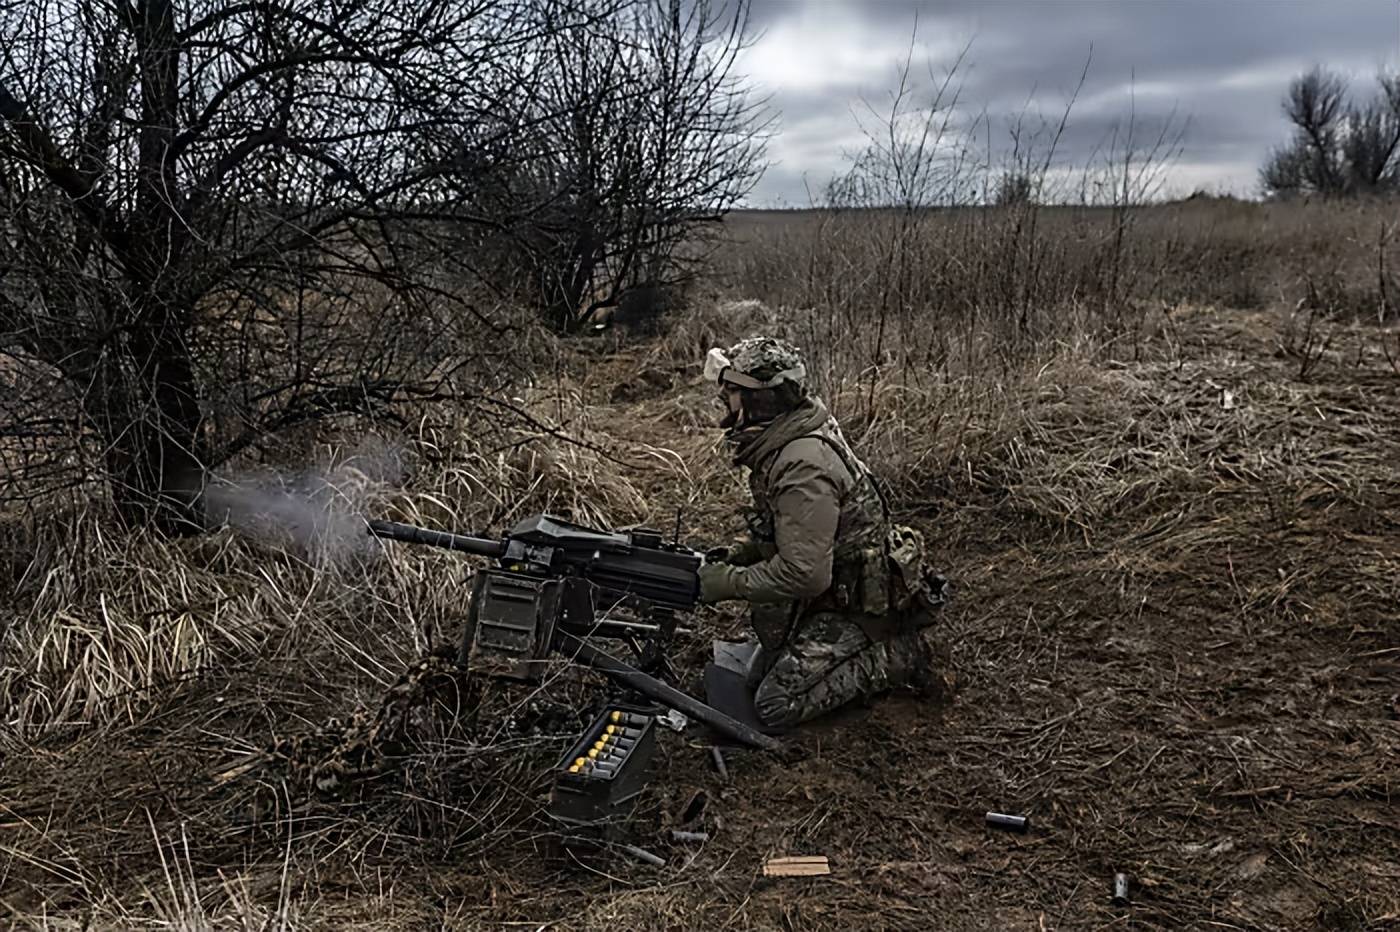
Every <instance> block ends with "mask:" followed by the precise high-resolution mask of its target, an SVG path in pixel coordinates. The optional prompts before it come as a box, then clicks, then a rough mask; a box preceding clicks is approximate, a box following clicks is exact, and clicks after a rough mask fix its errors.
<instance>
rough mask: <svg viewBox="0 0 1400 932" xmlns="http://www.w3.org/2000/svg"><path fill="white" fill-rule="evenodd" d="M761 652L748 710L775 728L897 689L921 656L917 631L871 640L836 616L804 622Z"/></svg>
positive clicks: (905, 680) (913, 669)
mask: <svg viewBox="0 0 1400 932" xmlns="http://www.w3.org/2000/svg"><path fill="white" fill-rule="evenodd" d="M762 654H763V655H764V656H763V657H762V659H761V660H760V665H759V666H758V667H757V668H756V669H755V671H754V672H755V673H760V672H761V676H762V678H761V679H760V680H759V682H758V688H757V690H756V692H755V693H754V708H755V711H757V712H758V717H759V720H760V721H762V722H763V723H764V724H766V725H769V726H772V727H776V728H788V727H791V726H794V725H798V724H800V723H802V722H805V721H807V720H809V719H813V718H816V717H817V716H819V715H822V714H824V713H826V712H830V711H832V710H833V709H837V708H840V707H841V706H843V705H845V704H846V703H848V702H851V701H853V700H856V699H860V698H863V697H866V696H873V695H875V694H877V693H881V692H884V691H885V690H888V689H892V688H894V687H896V686H902V685H904V684H905V683H907V682H909V680H910V678H911V677H912V675H913V673H914V671H915V669H916V667H917V666H918V664H919V663H920V658H921V657H924V656H925V653H924V649H923V647H922V643H921V642H920V640H919V633H918V632H917V631H911V632H909V633H907V634H899V635H895V636H893V637H890V638H888V639H886V640H882V641H872V640H871V639H870V638H869V637H868V636H867V635H866V633H865V632H864V631H863V630H862V629H861V627H860V626H859V625H857V624H856V623H855V622H854V621H851V620H849V619H847V618H844V617H842V616H841V615H836V614H819V615H813V616H811V617H810V618H807V619H804V620H803V623H802V626H801V628H800V629H799V630H798V631H797V632H796V633H795V634H794V635H793V638H792V640H791V641H790V642H788V643H787V644H785V645H783V646H782V647H780V648H778V649H776V650H774V651H772V652H770V651H768V650H767V649H765V650H763V652H762Z"/></svg>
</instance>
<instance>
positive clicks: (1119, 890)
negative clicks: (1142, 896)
mask: <svg viewBox="0 0 1400 932" xmlns="http://www.w3.org/2000/svg"><path fill="white" fill-rule="evenodd" d="M1128 902H1129V900H1128V875H1127V874H1122V873H1119V874H1114V875H1113V905H1114V906H1127V905H1128Z"/></svg>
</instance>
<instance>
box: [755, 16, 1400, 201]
mask: <svg viewBox="0 0 1400 932" xmlns="http://www.w3.org/2000/svg"><path fill="white" fill-rule="evenodd" d="M916 14H917V17H918V31H917V38H916V40H915V45H914V68H913V70H914V71H915V73H917V74H918V75H920V76H921V77H922V79H923V81H924V83H925V84H926V85H927V83H928V74H929V69H930V66H932V68H933V70H934V72H935V73H939V72H941V71H942V70H944V69H946V68H947V67H948V66H950V65H951V64H952V63H953V62H954V61H955V60H956V58H957V56H958V53H959V52H961V51H962V50H963V49H964V47H968V44H969V43H970V47H968V51H967V56H966V58H965V59H964V63H963V66H962V68H961V69H960V71H959V79H958V80H957V81H956V82H955V83H960V85H961V88H962V89H961V101H962V105H963V106H964V107H965V108H966V109H967V110H968V112H969V113H973V112H981V111H983V110H985V112H986V113H988V114H989V115H990V125H991V128H992V131H993V143H994V145H996V144H997V140H998V139H1001V140H1003V141H1004V140H1005V138H1006V133H1005V130H1004V127H1005V126H1006V124H1007V121H1008V119H1009V118H1010V117H1012V116H1014V115H1015V114H1017V113H1018V112H1022V111H1023V110H1025V109H1026V107H1027V102H1028V100H1030V101H1031V102H1030V106H1029V112H1030V114H1032V115H1033V114H1036V113H1039V112H1043V113H1044V114H1045V116H1046V117H1047V118H1051V117H1053V118H1055V119H1058V116H1059V113H1060V111H1061V110H1062V109H1063V107H1064V104H1065V102H1066V101H1067V100H1068V99H1069V96H1070V94H1071V93H1072V92H1073V91H1074V88H1075V85H1076V84H1077V83H1078V81H1079V76H1080V73H1081V72H1082V71H1083V69H1084V64H1085V61H1086V59H1089V56H1090V46H1091V45H1092V48H1093V53H1092V59H1091V64H1090V68H1089V74H1088V78H1087V79H1086V81H1085V84H1084V87H1083V89H1082V90H1081V91H1080V93H1079V98H1078V101H1077V103H1076V105H1075V107H1074V110H1073V112H1072V115H1071V118H1070V130H1069V132H1068V133H1067V134H1066V136H1065V139H1064V143H1063V145H1062V147H1061V149H1060V150H1059V151H1061V152H1062V153H1063V157H1064V161H1066V162H1075V163H1077V162H1082V161H1083V160H1085V159H1086V158H1088V157H1089V154H1090V153H1091V152H1093V151H1094V149H1095V146H1097V145H1099V144H1100V143H1101V142H1102V141H1103V140H1104V139H1105V138H1106V135H1107V134H1108V133H1109V132H1110V130H1111V127H1112V126H1113V124H1114V121H1121V120H1122V119H1123V118H1124V117H1126V115H1127V113H1128V112H1129V106H1130V103H1131V104H1133V106H1134V107H1135V111H1136V114H1137V118H1138V120H1139V121H1142V122H1143V123H1147V124H1151V123H1152V122H1153V121H1154V120H1156V121H1159V122H1160V120H1162V119H1164V118H1166V117H1167V116H1168V115H1169V114H1171V113H1172V112H1173V111H1176V113H1177V114H1179V116H1180V117H1182V118H1189V124H1188V125H1187V128H1186V135H1185V137H1184V138H1183V140H1182V144H1183V146H1184V149H1183V151H1182V153H1181V155H1180V156H1179V157H1178V158H1177V159H1176V161H1175V164H1174V166H1173V167H1172V168H1171V170H1170V175H1169V176H1168V178H1167V181H1168V183H1169V185H1170V186H1171V188H1172V189H1174V190H1175V191H1179V192H1181V193H1189V192H1190V191H1191V190H1194V189H1196V188H1198V187H1203V188H1207V189H1209V190H1213V191H1216V192H1220V193H1226V192H1229V193H1236V194H1241V195H1253V194H1255V193H1256V179H1257V175H1256V170H1257V168H1258V166H1259V163H1260V161H1261V160H1262V159H1263V158H1264V156H1265V154H1266V153H1267V152H1268V150H1269V148H1270V147H1271V146H1272V145H1274V144H1275V143H1277V142H1279V141H1281V140H1282V139H1283V138H1285V137H1286V136H1287V133H1288V128H1287V124H1286V123H1285V121H1284V120H1283V118H1282V116H1281V114H1280V111H1279V97H1280V95H1281V94H1282V92H1283V91H1284V89H1285V88H1286V86H1287V84H1288V80H1289V78H1290V77H1292V76H1293V75H1294V74H1296V73H1298V72H1300V71H1303V70H1306V69H1307V68H1308V67H1309V66H1311V65H1312V64H1314V63H1321V64H1324V65H1328V66H1331V67H1334V68H1336V69H1337V70H1340V71H1343V72H1346V73H1349V74H1352V75H1354V76H1355V79H1354V87H1356V88H1357V89H1358V90H1364V92H1365V93H1367V94H1369V93H1370V92H1371V89H1372V87H1373V86H1374V78H1373V75H1374V74H1375V72H1376V70H1377V69H1378V68H1380V67H1383V66H1385V67H1390V68H1395V67H1397V66H1400V0H926V2H914V0H753V10H752V24H753V26H754V28H755V31H756V32H757V34H758V39H757V41H756V43H755V45H754V47H753V48H752V49H750V50H749V51H748V52H747V53H746V55H745V58H744V60H743V69H744V71H745V72H746V73H747V74H748V75H749V76H750V78H751V79H752V80H753V82H754V83H755V85H756V86H757V87H758V88H759V89H761V90H762V91H763V92H765V93H767V94H768V95H769V96H770V105H771V108H772V110H773V111H774V112H775V113H776V115H777V117H778V123H777V130H778V132H777V135H776V137H775V138H774V139H773V140H772V142H771V143H770V146H769V154H770V157H771V159H772V161H773V165H772V166H771V167H770V168H769V169H768V172H767V174H766V175H765V176H764V178H763V180H762V181H761V182H760V183H759V185H758V187H757V188H756V189H755V191H754V192H753V194H752V196H751V197H750V204H751V206H804V205H805V204H806V203H807V195H806V194H805V193H804V185H803V179H804V177H805V178H806V179H807V180H808V181H809V182H810V183H811V185H812V188H813V189H814V190H815V189H817V188H819V187H820V186H821V185H822V184H823V183H824V182H825V181H826V180H827V179H829V178H830V177H831V176H832V174H833V173H834V172H836V171H839V170H840V169H841V168H842V167H843V165H844V164H845V162H844V161H843V153H849V152H854V151H856V150H858V149H859V148H860V147H861V143H862V136H861V131H860V128H859V126H858V124H857V121H856V116H855V115H854V113H853V111H855V112H860V113H868V111H865V110H864V107H863V105H862V104H861V99H862V97H864V99H865V100H868V101H870V102H871V103H873V104H875V105H877V107H878V106H879V105H880V104H881V103H882V102H884V101H887V100H888V95H889V91H890V90H891V89H892V87H893V85H894V82H895V76H896V70H895V68H896V64H897V63H898V62H899V61H900V60H902V59H903V57H904V55H905V54H906V53H907V51H908V49H909V45H910V36H911V33H912V32H913V28H914V22H915V15H916ZM1120 125H1121V124H1120Z"/></svg>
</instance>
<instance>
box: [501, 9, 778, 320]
mask: <svg viewBox="0 0 1400 932" xmlns="http://www.w3.org/2000/svg"><path fill="white" fill-rule="evenodd" d="M748 13H749V3H748V0H740V2H737V3H735V4H733V5H727V4H716V3H712V2H710V0H687V2H681V0H634V2H629V3H625V4H623V5H622V7H621V9H620V10H619V12H618V15H615V16H612V17H608V18H606V19H604V20H598V19H596V18H594V19H589V18H585V17H584V16H583V15H582V14H581V13H575V14H574V15H572V16H569V17H566V18H564V19H563V20H562V25H561V28H560V29H559V30H558V31H557V32H556V33H555V34H554V35H553V36H552V37H550V39H549V40H547V41H546V42H545V43H543V44H542V45H541V46H540V48H539V51H538V55H539V58H540V74H539V80H538V83H537V84H536V85H535V97H534V98H533V99H532V100H531V101H530V102H529V105H528V109H527V110H526V111H525V116H526V120H527V122H528V123H529V124H530V125H531V126H532V127H533V129H532V133H533V138H532V142H531V143H530V145H529V149H530V152H531V155H532V157H531V158H530V159H529V160H528V161H523V162H522V163H521V165H522V170H521V171H520V172H518V173H515V174H514V175H513V176H512V177H511V178H510V180H509V182H508V184H509V185H510V186H511V188H510V190H509V191H508V192H507V200H509V201H512V202H526V203H530V204H537V205H538V207H537V208H535V209H533V211H532V213H531V214H530V215H529V217H528V218H525V222H524V224H523V225H522V227H521V228H520V235H519V236H518V238H517V240H516V249H515V264H517V265H519V266H522V267H523V269H522V273H523V274H522V277H523V278H524V279H525V286H526V290H525V294H526V296H527V297H529V298H530V299H532V300H533V301H534V302H535V303H536V304H537V305H538V306H539V307H540V308H541V309H542V311H543V312H544V315H545V318H546V319H547V320H548V321H549V322H550V323H551V325H552V326H554V327H555V328H556V329H559V330H561V331H566V332H567V331H571V330H574V329H577V328H579V327H581V326H584V325H586V324H587V323H588V322H589V321H590V320H591V319H593V317H594V315H595V314H597V313H598V312H599V311H600V310H603V309H607V308H619V306H620V309H621V310H624V311H628V310H632V308H631V307H629V305H636V308H635V315H634V316H641V317H650V316H652V315H654V314H655V313H657V312H658V311H660V310H661V309H663V307H664V304H665V301H666V297H667V295H668V294H669V292H671V290H672V289H675V288H678V287H680V286H683V285H684V284H685V283H687V282H688V281H689V280H690V279H691V277H692V276H693V274H694V272H695V270H696V268H697V267H698V264H699V263H700V262H701V261H702V260H703V259H704V257H705V255H706V250H705V248H704V247H705V243H706V232H707V230H712V229H713V228H714V227H715V225H716V224H717V222H718V221H720V220H722V219H723V217H724V215H725V214H726V213H727V212H728V211H729V210H730V209H732V208H733V207H734V206H735V205H737V204H738V203H739V201H740V200H741V199H742V198H743V197H744V196H745V195H746V194H747V193H748V192H749V191H750V190H751V189H752V188H753V185H754V184H755V183H756V182H757V180H758V178H759V176H760V174H761V172H762V170H763V168H764V164H763V156H764V148H765V133H766V130H767V127H768V118H767V114H766V111H765V109H764V102H763V101H762V100H760V99H758V98H757V97H756V96H755V95H754V92H753V89H752V88H751V87H750V86H749V85H748V84H747V82H746V81H745V80H744V79H743V77H742V76H741V75H740V74H739V73H738V70H737V62H738V59H739V56H740V54H741V53H742V52H743V50H744V49H745V48H746V47H747V45H748V43H749V41H750V38H749V27H748Z"/></svg>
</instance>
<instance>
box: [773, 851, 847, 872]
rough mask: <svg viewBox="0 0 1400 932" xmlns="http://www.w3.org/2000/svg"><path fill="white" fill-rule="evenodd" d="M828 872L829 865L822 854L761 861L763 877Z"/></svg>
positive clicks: (829, 870)
mask: <svg viewBox="0 0 1400 932" xmlns="http://www.w3.org/2000/svg"><path fill="white" fill-rule="evenodd" d="M830 873H831V865H830V864H828V863H827V860H826V855H824V854H814V855H801V856H798V857H790V858H769V859H768V860H767V861H765V862H763V876H765V877H820V876H823V875H825V874H830Z"/></svg>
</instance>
